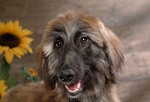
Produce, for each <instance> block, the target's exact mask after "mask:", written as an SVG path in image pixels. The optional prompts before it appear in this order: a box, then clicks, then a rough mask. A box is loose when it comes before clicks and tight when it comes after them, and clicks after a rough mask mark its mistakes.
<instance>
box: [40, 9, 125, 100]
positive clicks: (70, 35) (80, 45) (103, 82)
mask: <svg viewBox="0 0 150 102" xmlns="http://www.w3.org/2000/svg"><path fill="white" fill-rule="evenodd" d="M41 51H42V52H41V53H42V62H41V67H40V75H41V77H42V78H43V79H44V81H45V85H46V87H47V88H49V89H55V88H58V87H59V88H61V90H63V91H64V93H66V94H67V95H68V96H69V97H71V98H76V97H79V96H81V95H83V94H84V95H90V94H91V93H95V92H103V91H104V90H105V88H108V87H110V85H112V84H113V83H115V82H116V79H117V77H118V71H119V70H120V68H121V65H122V62H123V55H122V52H121V43H120V41H119V39H118V38H117V37H116V36H115V35H114V34H113V33H112V32H111V31H110V30H109V29H108V28H106V27H105V26H104V24H103V23H102V22H101V21H100V20H99V19H98V18H96V17H93V16H88V15H84V14H80V13H75V12H69V13H67V14H62V15H59V16H58V17H56V18H55V19H53V20H51V21H50V22H49V23H48V25H47V27H46V31H45V34H44V35H43V40H42V42H41Z"/></svg>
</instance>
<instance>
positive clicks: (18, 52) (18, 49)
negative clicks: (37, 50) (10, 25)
mask: <svg viewBox="0 0 150 102" xmlns="http://www.w3.org/2000/svg"><path fill="white" fill-rule="evenodd" d="M12 52H13V53H14V54H15V55H16V56H18V57H19V58H21V56H23V55H24V54H25V53H26V51H24V49H23V48H21V47H15V48H13V49H12Z"/></svg>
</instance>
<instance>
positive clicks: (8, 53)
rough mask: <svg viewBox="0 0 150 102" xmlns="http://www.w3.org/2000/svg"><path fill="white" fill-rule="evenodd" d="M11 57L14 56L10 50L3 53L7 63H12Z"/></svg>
mask: <svg viewBox="0 0 150 102" xmlns="http://www.w3.org/2000/svg"><path fill="white" fill-rule="evenodd" d="M13 56H14V55H13V53H12V52H11V51H10V50H9V51H6V52H5V59H6V61H7V62H8V63H11V62H12V59H13Z"/></svg>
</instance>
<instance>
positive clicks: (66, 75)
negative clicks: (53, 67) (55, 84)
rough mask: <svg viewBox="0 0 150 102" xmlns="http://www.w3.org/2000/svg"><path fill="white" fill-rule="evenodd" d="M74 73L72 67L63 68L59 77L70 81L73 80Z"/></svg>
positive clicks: (63, 80)
mask: <svg viewBox="0 0 150 102" xmlns="http://www.w3.org/2000/svg"><path fill="white" fill-rule="evenodd" d="M74 75H75V72H74V71H73V70H72V69H63V70H61V72H60V73H59V76H58V77H59V79H60V80H61V81H62V82H70V81H72V79H73V77H74Z"/></svg>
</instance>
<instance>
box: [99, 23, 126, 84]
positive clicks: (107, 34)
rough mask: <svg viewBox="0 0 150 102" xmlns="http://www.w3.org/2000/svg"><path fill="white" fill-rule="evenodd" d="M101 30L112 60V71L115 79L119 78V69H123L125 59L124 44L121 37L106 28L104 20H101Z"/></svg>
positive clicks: (109, 57)
mask: <svg viewBox="0 0 150 102" xmlns="http://www.w3.org/2000/svg"><path fill="white" fill-rule="evenodd" d="M99 30H100V33H101V34H102V37H103V39H104V42H105V46H106V52H107V56H108V59H109V60H110V61H109V63H110V67H111V71H110V72H111V74H112V76H113V77H114V81H115V80H116V79H117V78H118V71H119V70H120V69H121V67H122V64H123V60H124V56H123V53H122V44H121V41H120V40H119V38H118V37H117V36H116V35H115V34H114V33H113V32H112V31H111V30H109V29H108V28H106V27H105V26H104V24H103V23H102V22H99Z"/></svg>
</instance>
